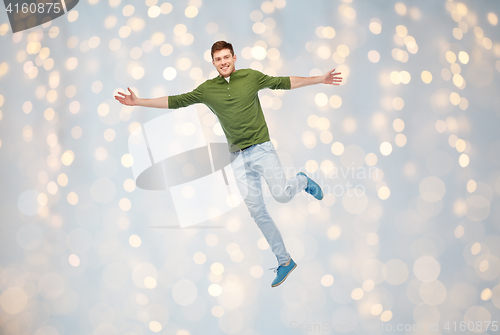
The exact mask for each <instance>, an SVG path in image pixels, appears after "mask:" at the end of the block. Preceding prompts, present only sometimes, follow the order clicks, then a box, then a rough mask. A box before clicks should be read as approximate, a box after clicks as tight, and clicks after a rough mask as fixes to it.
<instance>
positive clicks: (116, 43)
mask: <svg viewBox="0 0 500 335" xmlns="http://www.w3.org/2000/svg"><path fill="white" fill-rule="evenodd" d="M121 44H122V42H121V41H120V40H119V39H117V38H113V39H112V40H111V41H109V49H110V50H112V51H116V50H118V49H120V46H121Z"/></svg>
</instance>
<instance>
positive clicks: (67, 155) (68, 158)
mask: <svg viewBox="0 0 500 335" xmlns="http://www.w3.org/2000/svg"><path fill="white" fill-rule="evenodd" d="M74 160H75V154H74V153H73V151H71V150H66V151H65V152H64V154H63V155H62V156H61V162H62V163H63V164H64V165H66V166H70V165H71V163H73V161H74Z"/></svg>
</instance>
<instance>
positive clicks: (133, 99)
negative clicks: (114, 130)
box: [115, 87, 139, 106]
mask: <svg viewBox="0 0 500 335" xmlns="http://www.w3.org/2000/svg"><path fill="white" fill-rule="evenodd" d="M127 90H128V91H129V92H130V94H128V95H127V94H125V93H122V92H118V94H120V95H121V96H118V95H115V99H116V100H118V101H119V102H120V103H122V104H123V105H127V106H137V102H138V100H139V99H137V96H136V95H135V93H134V92H133V91H132V90H131V89H130V87H127Z"/></svg>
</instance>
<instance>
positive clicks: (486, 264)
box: [479, 259, 490, 272]
mask: <svg viewBox="0 0 500 335" xmlns="http://www.w3.org/2000/svg"><path fill="white" fill-rule="evenodd" d="M489 267H490V263H489V262H488V260H486V259H485V260H483V261H481V263H479V271H481V272H486V271H487V270H488V268H489Z"/></svg>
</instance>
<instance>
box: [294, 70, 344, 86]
mask: <svg viewBox="0 0 500 335" xmlns="http://www.w3.org/2000/svg"><path fill="white" fill-rule="evenodd" d="M339 75H340V72H335V69H333V70H332V71H328V72H327V73H325V74H324V75H322V76H317V77H290V84H291V85H292V87H291V89H292V90H293V89H294V88H299V87H304V86H309V85H316V84H329V85H340V83H341V82H342V77H339Z"/></svg>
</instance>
